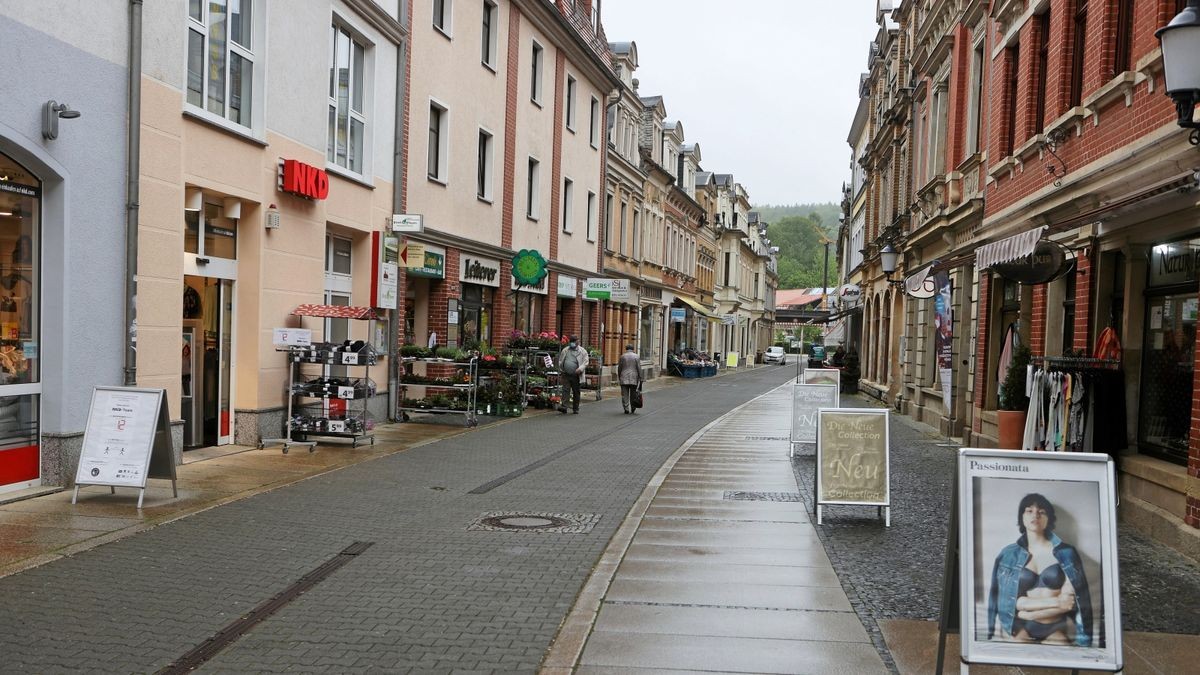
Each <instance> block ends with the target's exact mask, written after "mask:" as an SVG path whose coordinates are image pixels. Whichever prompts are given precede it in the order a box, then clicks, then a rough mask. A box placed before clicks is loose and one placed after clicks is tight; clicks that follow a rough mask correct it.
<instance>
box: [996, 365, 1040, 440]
mask: <svg viewBox="0 0 1200 675" xmlns="http://www.w3.org/2000/svg"><path fill="white" fill-rule="evenodd" d="M1031 358H1032V354H1031V353H1030V351H1029V347H1026V346H1025V345H1021V346H1019V347H1017V348H1016V351H1014V352H1013V357H1012V361H1011V362H1010V363H1009V365H1008V372H1007V373H1005V374H1004V381H1003V382H1001V383H1000V401H999V405H998V406H997V411H996V424H997V426H998V427H999V430H998V432H997V434H996V436H997V437H996V442H997V445H998V446H999V447H1001V448H1005V449H1009V450H1020V449H1021V444H1022V442H1023V439H1024V436H1025V414H1026V411H1027V410H1028V409H1029V397H1028V396H1026V395H1025V371H1026V366H1028V365H1029V361H1030V360H1031Z"/></svg>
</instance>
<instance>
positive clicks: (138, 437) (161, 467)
mask: <svg viewBox="0 0 1200 675" xmlns="http://www.w3.org/2000/svg"><path fill="white" fill-rule="evenodd" d="M149 478H161V479H164V480H170V481H171V491H172V493H173V494H174V496H175V497H178V496H179V490H178V487H177V485H176V483H175V481H176V475H175V454H174V452H173V451H172V448H171V424H170V419H169V417H168V414H167V395H166V390H164V389H139V388H135V387H96V388H95V389H94V390H92V403H91V407H90V408H89V409H88V420H87V426H86V427H85V430H84V432H83V449H82V450H81V451H80V455H79V468H78V469H77V470H76V472H75V494H74V496H73V497H71V503H72V504H74V503H75V502H76V501H77V500H78V499H79V488H80V487H81V486H85V485H102V486H108V487H109V488H110V489H111V491H112V493H113V494H115V493H116V491H117V490H116V489H117V488H118V487H132V488H138V489H139V490H140V492H139V493H138V502H137V507H138V508H139V509H140V508H142V502H143V501H144V499H145V496H146V480H147V479H149Z"/></svg>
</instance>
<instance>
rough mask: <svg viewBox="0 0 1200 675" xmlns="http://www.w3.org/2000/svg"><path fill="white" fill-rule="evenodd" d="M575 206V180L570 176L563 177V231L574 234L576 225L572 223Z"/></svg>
mask: <svg viewBox="0 0 1200 675" xmlns="http://www.w3.org/2000/svg"><path fill="white" fill-rule="evenodd" d="M574 206H575V181H573V180H571V179H570V178H563V200H562V231H563V233H564V234H572V233H573V232H574V225H572V223H571V211H572V209H573V208H574Z"/></svg>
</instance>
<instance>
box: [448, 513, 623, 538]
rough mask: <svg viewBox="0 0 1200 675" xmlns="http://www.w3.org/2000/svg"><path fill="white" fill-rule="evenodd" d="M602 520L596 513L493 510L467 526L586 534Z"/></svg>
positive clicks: (469, 527) (497, 530)
mask: <svg viewBox="0 0 1200 675" xmlns="http://www.w3.org/2000/svg"><path fill="white" fill-rule="evenodd" d="M599 521H600V515H599V514H595V513H530V512H524V511H521V512H515V513H514V512H511V511H509V512H503V511H491V512H488V513H485V514H483V515H482V516H480V517H479V518H478V519H477V520H476V521H475V522H473V523H471V524H470V525H468V526H467V529H468V530H480V531H484V532H552V533H560V534H585V533H587V532H591V531H592V528H593V527H594V526H595V525H596V523H598V522H599Z"/></svg>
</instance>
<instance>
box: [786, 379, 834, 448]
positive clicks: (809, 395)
mask: <svg viewBox="0 0 1200 675" xmlns="http://www.w3.org/2000/svg"><path fill="white" fill-rule="evenodd" d="M836 407H838V388H837V387H836V386H834V385H832V384H800V383H796V384H793V385H792V442H791V448H790V449H789V451H788V457H795V455H796V444H797V443H816V442H817V413H818V411H820V410H821V409H822V408H836Z"/></svg>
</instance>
